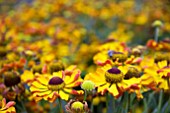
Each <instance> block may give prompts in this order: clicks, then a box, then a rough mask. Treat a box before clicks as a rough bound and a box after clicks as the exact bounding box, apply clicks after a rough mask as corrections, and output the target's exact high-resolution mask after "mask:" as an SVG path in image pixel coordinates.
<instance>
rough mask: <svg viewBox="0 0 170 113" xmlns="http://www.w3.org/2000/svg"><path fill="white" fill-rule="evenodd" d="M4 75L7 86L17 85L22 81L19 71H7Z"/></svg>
mask: <svg viewBox="0 0 170 113" xmlns="http://www.w3.org/2000/svg"><path fill="white" fill-rule="evenodd" d="M4 75H5V77H4V84H5V85H6V86H7V87H12V86H15V85H17V84H19V83H20V82H21V78H20V76H19V75H18V73H17V72H5V73H4Z"/></svg>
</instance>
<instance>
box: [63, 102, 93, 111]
mask: <svg viewBox="0 0 170 113" xmlns="http://www.w3.org/2000/svg"><path fill="white" fill-rule="evenodd" d="M65 108H66V111H67V112H68V113H90V110H89V109H88V104H87V102H86V101H83V102H80V101H78V100H72V99H71V100H70V101H69V102H68V104H67V105H66V106H65Z"/></svg>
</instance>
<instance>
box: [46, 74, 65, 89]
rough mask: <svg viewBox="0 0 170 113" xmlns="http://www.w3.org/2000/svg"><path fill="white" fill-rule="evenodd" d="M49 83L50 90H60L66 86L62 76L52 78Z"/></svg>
mask: <svg viewBox="0 0 170 113" xmlns="http://www.w3.org/2000/svg"><path fill="white" fill-rule="evenodd" d="M48 84H49V85H48V88H49V89H50V90H60V89H62V88H63V87H64V86H65V83H64V81H63V79H61V78H60V77H53V78H51V79H50V81H49V82H48Z"/></svg>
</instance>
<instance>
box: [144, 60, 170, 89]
mask: <svg viewBox="0 0 170 113" xmlns="http://www.w3.org/2000/svg"><path fill="white" fill-rule="evenodd" d="M144 73H145V74H144V75H143V76H142V78H145V77H151V78H152V79H153V80H154V81H155V82H156V84H157V85H158V87H159V88H162V89H164V90H168V89H169V87H170V86H169V85H170V83H169V81H170V80H169V79H170V67H169V66H168V63H167V61H166V60H164V61H160V62H158V63H157V64H156V63H154V64H153V65H152V66H150V67H148V68H146V69H145V70H144ZM142 81H143V82H144V81H145V80H142Z"/></svg>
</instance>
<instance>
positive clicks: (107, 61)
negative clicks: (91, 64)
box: [96, 60, 112, 66]
mask: <svg viewBox="0 0 170 113" xmlns="http://www.w3.org/2000/svg"><path fill="white" fill-rule="evenodd" d="M96 64H97V65H99V66H104V65H106V64H112V61H111V60H106V61H105V62H101V61H97V62H96Z"/></svg>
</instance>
